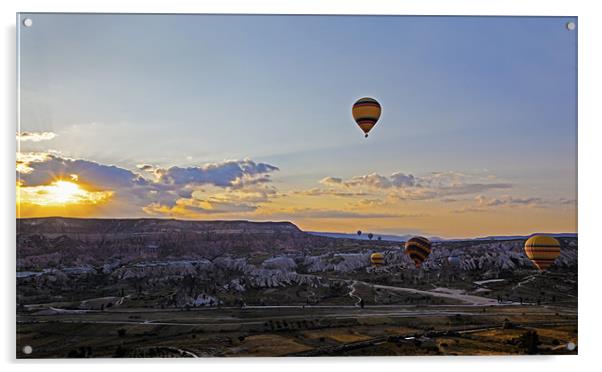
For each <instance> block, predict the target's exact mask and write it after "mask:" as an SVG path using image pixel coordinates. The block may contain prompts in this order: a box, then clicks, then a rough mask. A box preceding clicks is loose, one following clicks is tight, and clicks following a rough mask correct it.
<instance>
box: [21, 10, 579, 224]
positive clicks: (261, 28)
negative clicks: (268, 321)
mask: <svg viewBox="0 0 602 372" xmlns="http://www.w3.org/2000/svg"><path fill="white" fill-rule="evenodd" d="M30 17H31V18H32V19H33V21H34V26H33V27H31V28H21V29H20V72H21V87H20V88H21V91H20V94H21V96H20V98H21V131H29V132H44V131H47V132H52V133H56V137H55V138H54V139H52V140H51V141H40V142H23V143H22V144H21V151H28V152H47V151H49V150H56V151H58V152H60V154H61V156H64V157H68V158H74V159H87V160H90V161H94V162H98V163H101V164H107V165H116V166H118V167H122V168H125V169H130V170H135V169H136V165H137V164H152V165H153V166H156V167H163V168H168V167H171V166H176V165H177V166H181V167H196V166H202V165H203V164H208V163H219V162H223V161H224V160H231V159H247V158H249V159H252V160H254V161H256V162H258V163H259V162H263V163H267V164H271V165H274V166H276V167H278V168H279V171H278V172H277V173H275V174H273V175H271V177H272V180H271V183H272V184H273V186H274V187H276V188H278V191H283V192H290V191H291V190H298V189H302V188H305V189H307V188H311V187H316V186H319V185H320V184H319V183H318V181H319V180H321V179H323V178H324V177H338V178H342V179H352V178H353V177H358V176H361V175H368V174H373V173H376V174H379V175H385V176H389V175H391V174H393V173H396V172H403V173H406V174H413V175H418V176H424V177H429V175H430V174H431V173H432V172H457V173H461V174H463V175H465V176H466V177H468V178H470V177H472V178H479V179H481V178H482V179H486V178H489V179H492V180H493V179H494V178H495V179H496V180H502V181H503V182H505V183H509V184H512V188H511V190H504V191H503V192H504V193H505V194H504V195H490V197H491V198H497V197H502V196H503V197H514V198H519V197H523V198H527V197H535V198H540V199H545V200H547V201H551V200H559V199H562V200H575V199H576V189H575V185H576V180H575V177H576V125H577V124H576V106H575V105H576V58H575V55H576V31H568V30H567V29H566V27H565V24H566V22H567V21H569V20H573V19H569V18H555V17H554V18H517V17H487V18H484V17H395V16H386V17H382V16H381V17H375V16H345V17H335V16H280V17H277V16H205V15H187V16H166V15H157V16H136V15H121V16H118V15H55V14H33V15H30ZM573 21H575V20H573ZM364 96H370V97H374V98H376V99H377V100H378V101H379V102H380V103H381V105H382V107H383V112H382V116H381V119H380V120H379V122H378V124H377V125H376V127H375V128H374V129H373V131H372V132H371V134H370V137H369V138H368V139H364V138H363V136H362V134H361V132H360V130H359V129H358V128H357V127H356V126H355V123H354V122H353V120H352V118H351V113H350V111H351V109H350V108H351V105H352V104H353V102H354V101H355V100H356V99H357V98H360V97H364ZM462 182H473V183H475V182H480V181H477V180H475V179H473V180H472V181H470V180H467V179H464V180H462ZM500 182H501V181H500ZM481 183H482V182H481ZM477 196H478V195H470V197H471V198H472V197H477ZM471 200H472V199H471ZM326 204H329V203H326ZM548 205H551V204H550V203H548ZM406 207H407V206H406ZM406 207H404V208H406ZM430 207H432V204H431V205H430V206H429V208H430ZM340 208H343V207H340ZM416 208H419V209H421V208H422V207H420V206H412V207H411V208H410V209H416ZM563 208H565V207H563ZM572 208H573V210H572V212H570V213H568V214H566V215H563V216H564V217H563V218H564V219H565V221H564V222H563V223H560V222H559V223H557V224H556V223H555V224H553V226H566V229H567V230H574V229H576V224H575V222H574V220H575V213H576V205H573V206H572ZM427 209H428V208H427ZM442 213H443V212H442ZM291 218H293V217H291ZM550 218H551V217H546V218H542V220H545V221H548V220H549V219H550ZM293 219H294V218H293ZM321 222H323V221H321ZM546 223H547V222H546ZM312 226H313V225H312ZM428 227H429V226H424V228H421V230H424V231H430V230H429V229H428ZM540 228H541V229H544V230H545V229H546V225H545V224H544V225H542V226H541V227H540ZM431 230H436V231H438V230H437V229H431ZM467 233H468V232H467Z"/></svg>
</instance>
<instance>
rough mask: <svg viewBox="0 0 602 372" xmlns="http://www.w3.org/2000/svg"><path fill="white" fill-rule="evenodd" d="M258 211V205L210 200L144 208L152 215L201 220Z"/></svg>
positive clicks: (152, 204)
mask: <svg viewBox="0 0 602 372" xmlns="http://www.w3.org/2000/svg"><path fill="white" fill-rule="evenodd" d="M256 209H257V206H256V205H250V204H245V203H240V204H234V203H230V202H227V203H222V202H217V201H210V200H198V199H184V198H183V199H178V200H177V201H176V203H175V204H174V205H173V206H169V205H164V204H160V203H151V204H149V205H147V206H145V207H144V208H143V210H144V212H146V213H147V214H150V215H163V216H171V217H180V218H182V217H183V218H199V217H202V216H206V215H212V214H228V213H237V214H240V213H246V212H253V211H255V210H256Z"/></svg>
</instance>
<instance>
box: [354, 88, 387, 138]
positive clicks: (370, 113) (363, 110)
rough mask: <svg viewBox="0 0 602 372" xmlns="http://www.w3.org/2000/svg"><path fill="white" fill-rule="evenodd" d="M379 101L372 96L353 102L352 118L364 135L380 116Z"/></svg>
mask: <svg viewBox="0 0 602 372" xmlns="http://www.w3.org/2000/svg"><path fill="white" fill-rule="evenodd" d="M380 111H381V108H380V103H378V102H377V101H376V100H375V99H373V98H368V97H364V98H360V99H358V100H357V101H356V102H355V103H354V104H353V108H352V109H351V114H352V115H353V119H354V120H355V122H356V123H357V125H359V127H360V128H361V129H362V130H363V131H364V133H365V135H366V137H368V132H370V130H371V129H372V128H373V127H374V125H376V122H377V121H378V118H380Z"/></svg>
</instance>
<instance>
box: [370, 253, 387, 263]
mask: <svg viewBox="0 0 602 372" xmlns="http://www.w3.org/2000/svg"><path fill="white" fill-rule="evenodd" d="M370 263H371V264H372V266H374V267H379V266H382V265H384V264H385V256H384V255H383V254H382V253H378V252H377V253H372V254H371V255H370Z"/></svg>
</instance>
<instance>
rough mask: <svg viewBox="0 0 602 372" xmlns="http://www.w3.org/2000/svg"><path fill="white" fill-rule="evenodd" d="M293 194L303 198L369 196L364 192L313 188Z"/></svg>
mask: <svg viewBox="0 0 602 372" xmlns="http://www.w3.org/2000/svg"><path fill="white" fill-rule="evenodd" d="M293 194H296V195H304V196H338V197H342V198H345V197H355V196H367V195H370V194H368V193H365V192H349V191H341V190H337V189H332V188H331V189H321V188H318V187H314V188H312V189H309V190H298V191H293Z"/></svg>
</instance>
